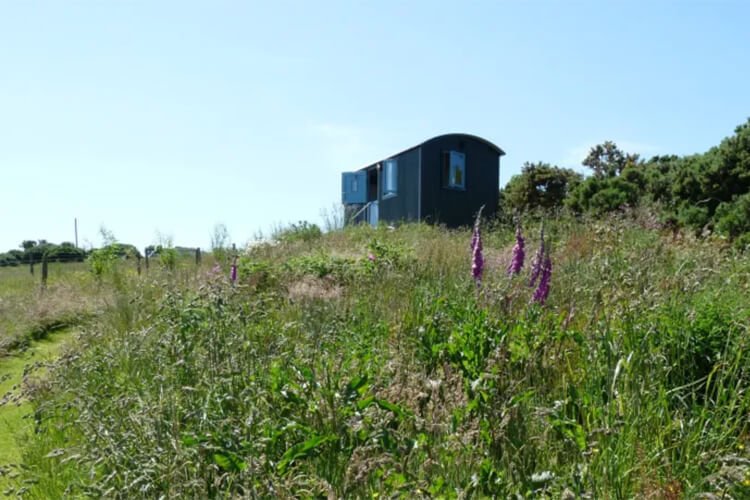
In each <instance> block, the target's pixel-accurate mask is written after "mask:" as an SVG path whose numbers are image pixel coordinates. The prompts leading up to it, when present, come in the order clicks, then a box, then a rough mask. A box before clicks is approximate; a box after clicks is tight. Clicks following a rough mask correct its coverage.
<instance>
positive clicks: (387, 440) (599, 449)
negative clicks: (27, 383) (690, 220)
mask: <svg viewBox="0 0 750 500" xmlns="http://www.w3.org/2000/svg"><path fill="white" fill-rule="evenodd" d="M538 224H539V222H538V221H527V222H526V224H525V227H524V232H525V234H526V236H527V248H529V249H535V248H536V246H537V244H538V239H537V235H538V234H539V233H538V230H539V226H538ZM545 225H546V226H545V227H546V232H547V234H548V237H549V238H550V240H551V242H552V251H551V257H552V261H553V272H552V280H551V289H552V291H551V294H550V296H549V299H548V301H547V302H546V303H545V305H544V306H543V307H540V306H538V305H531V304H530V298H531V294H532V291H533V290H532V289H531V288H529V286H528V282H527V281H528V264H527V266H526V267H525V269H524V271H523V272H522V273H521V274H520V275H519V276H517V277H514V278H508V277H507V276H506V274H505V268H506V266H507V264H508V262H509V259H510V250H511V247H512V245H513V240H514V237H513V230H514V228H511V227H505V226H501V225H497V226H495V227H487V228H486V230H485V232H484V248H485V260H486V261H487V268H486V270H485V276H486V279H485V280H484V282H483V284H482V288H481V291H480V292H477V290H476V287H475V284H474V282H473V280H472V279H471V275H470V260H469V259H470V250H469V242H470V232H469V231H468V230H466V231H449V230H445V229H442V228H435V227H430V226H425V225H406V226H402V227H398V228H396V229H395V230H389V229H388V228H386V227H379V228H369V227H364V226H361V227H350V228H346V229H344V230H341V231H334V232H330V233H327V234H324V235H322V236H319V237H315V238H304V239H303V238H300V239H293V238H292V239H287V240H285V241H281V242H279V241H276V242H271V243H267V244H261V245H255V246H253V247H251V248H249V249H248V250H247V251H245V252H244V253H243V256H242V258H241V259H240V278H239V280H238V282H237V283H234V284H232V283H231V282H230V281H229V280H228V279H227V272H226V270H223V271H222V272H216V273H214V272H206V271H205V270H201V271H200V272H198V273H197V274H196V271H195V270H194V269H190V268H189V267H185V268H183V269H177V270H175V271H172V272H164V273H163V274H161V275H160V276H159V277H158V278H155V277H153V276H152V277H150V278H148V279H144V278H143V277H141V278H140V279H137V278H135V277H133V279H130V280H129V281H127V283H125V282H123V283H122V284H121V285H120V286H118V287H115V289H116V294H115V295H116V297H117V298H116V299H113V301H112V302H111V304H112V306H111V307H110V308H109V309H107V311H106V312H105V313H103V314H101V315H100V316H98V317H97V318H96V319H95V320H93V321H91V322H90V323H89V324H88V325H86V326H85V327H84V328H83V333H82V335H81V337H80V344H79V345H78V346H77V348H76V349H75V350H74V351H71V352H69V353H68V354H67V355H65V356H63V357H62V358H61V360H60V361H59V362H58V363H57V364H56V365H55V367H54V368H53V369H52V372H51V375H50V377H49V378H48V379H47V380H48V381H47V382H46V383H44V384H39V385H38V387H36V388H35V393H34V394H35V396H34V402H33V404H34V413H33V416H34V420H35V423H36V424H35V432H34V433H33V434H30V435H28V436H27V437H26V441H25V446H24V450H23V463H24V467H23V469H22V471H23V473H22V475H21V477H20V480H21V481H26V482H25V483H24V482H20V483H19V484H18V485H17V488H19V489H22V490H21V493H20V495H21V496H23V497H24V498H60V497H72V498H75V497H114V498H131V497H137V498H141V497H147V498H152V497H153V498H161V497H164V498H182V497H187V498H271V497H273V498H311V497H316V498H318V497H322V498H375V497H379V498H385V497H389V498H391V497H393V498H396V497H398V498H459V497H460V498H487V497H496V498H508V497H514V496H515V497H518V498H521V497H523V498H617V499H620V498H622V499H625V498H682V497H688V498H691V497H698V498H701V497H704V498H747V496H748V494H750V468H749V467H748V464H750V456H749V455H748V451H747V447H748V445H750V443H748V441H750V428H749V425H750V423H749V422H748V414H749V413H750V412H749V411H748V410H750V396H749V395H748V390H747V388H748V384H747V381H748V376H750V373H748V372H749V370H750V368H749V367H750V359H749V358H750V356H748V351H747V347H748V338H750V337H749V336H748V321H749V316H748V313H750V300H749V299H748V283H749V279H750V264H749V263H748V261H747V259H746V257H745V256H743V255H741V254H738V253H736V252H734V251H733V250H731V249H730V248H727V247H726V246H725V245H724V244H722V242H721V241H719V240H696V239H693V238H691V237H689V236H681V235H674V234H672V233H666V232H660V231H658V230H655V229H648V228H646V227H645V226H644V225H643V224H641V223H640V222H639V220H638V219H637V218H636V219H633V218H612V219H609V220H606V221H599V222H596V221H577V220H570V219H558V220H550V221H546V222H545ZM529 253H530V252H529ZM369 254H373V257H374V259H371V258H369ZM19 489H16V490H15V492H14V494H19V493H18V491H19Z"/></svg>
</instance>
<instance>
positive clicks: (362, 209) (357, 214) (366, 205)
mask: <svg viewBox="0 0 750 500" xmlns="http://www.w3.org/2000/svg"><path fill="white" fill-rule="evenodd" d="M373 201H375V200H371V201H368V202H367V203H366V204H365V206H364V207H362V208H361V209H360V210H359V212H357V213H356V214H354V215H352V216H351V217H349V223H350V224H351V222H352V221H353V220H354V219H356V218H357V217H358V216H359V214H361V213H362V212H364V211H365V210H366V209H367V207H369V206H370V205H372V202H373Z"/></svg>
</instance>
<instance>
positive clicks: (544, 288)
mask: <svg viewBox="0 0 750 500" xmlns="http://www.w3.org/2000/svg"><path fill="white" fill-rule="evenodd" d="M551 276H552V261H551V260H550V258H549V255H547V257H546V259H545V260H544V268H543V269H542V277H541V278H540V280H539V288H537V289H536V290H535V291H534V296H533V297H532V299H531V300H532V301H533V302H536V303H537V304H539V305H544V301H545V300H546V299H547V296H548V295H549V282H550V277H551Z"/></svg>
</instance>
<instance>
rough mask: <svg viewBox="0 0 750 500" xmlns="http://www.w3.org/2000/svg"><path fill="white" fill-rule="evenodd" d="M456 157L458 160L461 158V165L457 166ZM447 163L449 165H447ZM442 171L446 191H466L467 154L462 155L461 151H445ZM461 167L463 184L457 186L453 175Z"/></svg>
mask: <svg viewBox="0 0 750 500" xmlns="http://www.w3.org/2000/svg"><path fill="white" fill-rule="evenodd" d="M454 155H455V156H456V157H457V158H458V157H460V158H461V163H460V165H457V164H456V163H454V161H453V159H454ZM446 162H447V163H446ZM442 163H443V165H442V171H443V188H444V189H453V190H456V191H466V153H462V152H461V151H452V150H445V151H443V161H442ZM454 167H456V168H454ZM459 167H460V171H461V181H462V182H461V184H456V183H454V182H453V179H454V175H453V173H454V172H455V170H456V169H457V168H459Z"/></svg>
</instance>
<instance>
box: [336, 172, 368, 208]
mask: <svg viewBox="0 0 750 500" xmlns="http://www.w3.org/2000/svg"><path fill="white" fill-rule="evenodd" d="M341 201H342V202H343V203H366V202H367V172H359V171H358V172H344V173H342V174H341Z"/></svg>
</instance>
